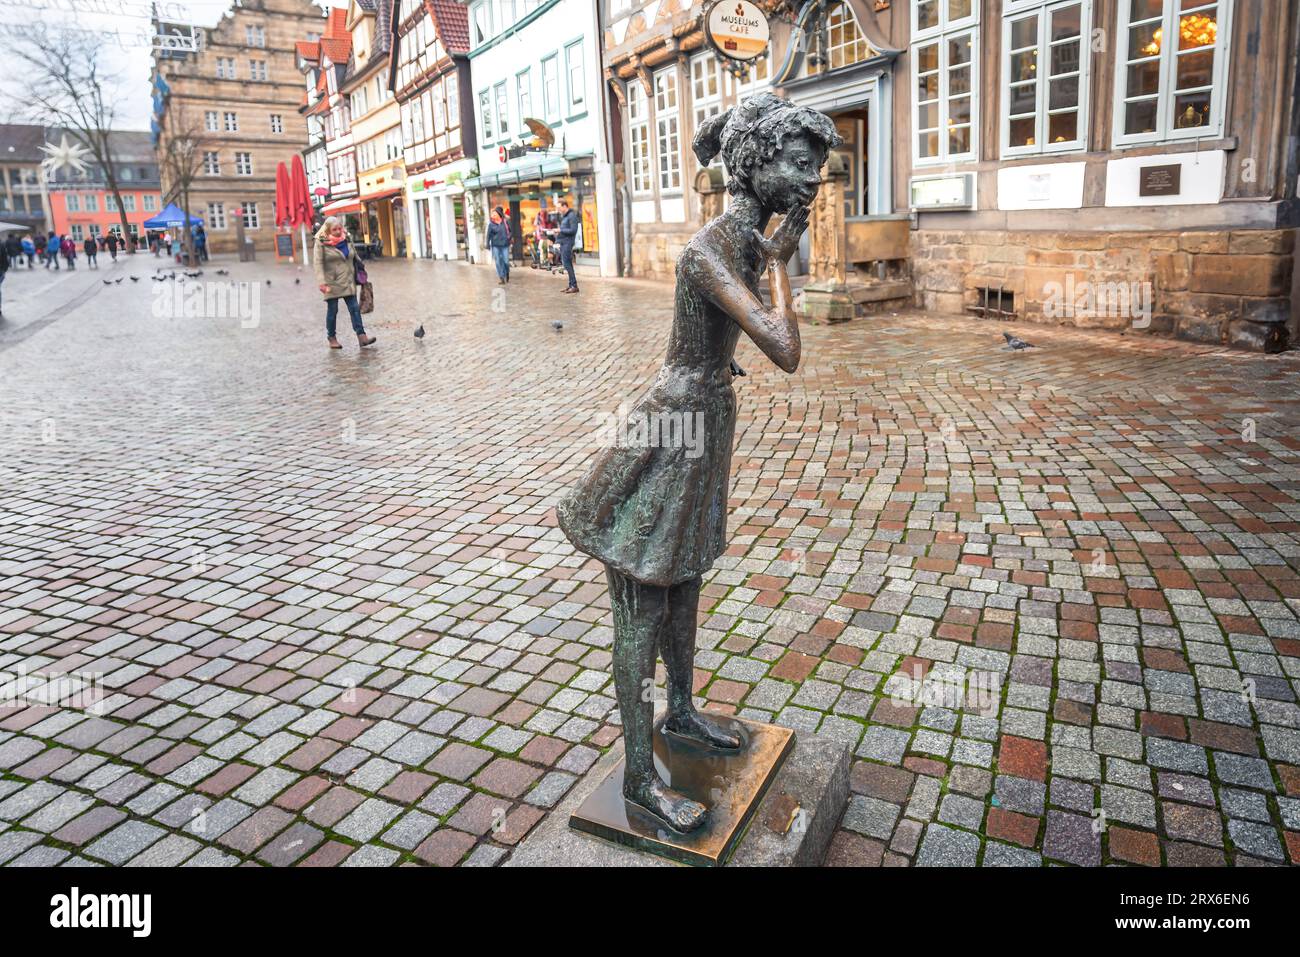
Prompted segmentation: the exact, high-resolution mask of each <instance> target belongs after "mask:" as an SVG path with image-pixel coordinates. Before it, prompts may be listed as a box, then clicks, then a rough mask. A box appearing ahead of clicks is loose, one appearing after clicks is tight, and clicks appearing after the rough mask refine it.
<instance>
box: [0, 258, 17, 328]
mask: <svg viewBox="0 0 1300 957" xmlns="http://www.w3.org/2000/svg"><path fill="white" fill-rule="evenodd" d="M7 246H8V244H7V243H0V289H3V287H4V284H5V273H7V272H8V271H9V250H8V248H7ZM14 261H15V262H17V260H14ZM4 314H5V306H4V297H3V296H0V318H3V316H4Z"/></svg>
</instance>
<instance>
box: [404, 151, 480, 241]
mask: <svg viewBox="0 0 1300 957" xmlns="http://www.w3.org/2000/svg"><path fill="white" fill-rule="evenodd" d="M476 166H477V164H476V162H475V161H474V160H473V159H462V160H457V161H456V162H454V163H449V164H448V165H446V166H440V167H438V168H437V169H434V170H428V171H426V172H424V173H414V174H412V175H410V176H408V177H407V180H406V210H407V215H408V217H409V219H410V223H409V232H408V233H407V235H408V236H409V237H410V240H409V241H410V243H411V254H412V256H415V257H418V258H423V259H459V258H461V257H462V255H463V252H462V250H461V248H460V243H462V242H466V241H467V240H468V237H467V236H459V237H458V235H457V233H458V227H457V223H458V222H460V223H466V222H467V221H468V216H467V215H466V213H465V208H464V202H465V180H466V179H467V178H469V177H470V176H472V175H473V174H474V170H475V168H476ZM469 230H470V232H471V233H472V231H473V227H472V226H470V227H469ZM470 248H471V249H472V248H473V247H472V245H471V247H470Z"/></svg>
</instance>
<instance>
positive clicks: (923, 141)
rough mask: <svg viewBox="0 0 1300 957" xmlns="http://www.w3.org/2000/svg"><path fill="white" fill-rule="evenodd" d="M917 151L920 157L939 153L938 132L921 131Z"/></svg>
mask: <svg viewBox="0 0 1300 957" xmlns="http://www.w3.org/2000/svg"><path fill="white" fill-rule="evenodd" d="M917 145H918V147H919V149H918V152H919V154H920V156H921V157H922V158H928V157H931V156H938V155H939V134H938V133H922V134H921V135H920V137H919V141H918V144H917Z"/></svg>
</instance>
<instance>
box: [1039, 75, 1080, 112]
mask: <svg viewBox="0 0 1300 957" xmlns="http://www.w3.org/2000/svg"><path fill="white" fill-rule="evenodd" d="M1047 105H1048V108H1049V109H1053V110H1061V109H1065V108H1066V107H1069V106H1078V105H1079V78H1078V77H1077V76H1069V77H1066V78H1064V79H1061V80H1053V81H1052V83H1051V92H1050V93H1049V94H1048V97H1047Z"/></svg>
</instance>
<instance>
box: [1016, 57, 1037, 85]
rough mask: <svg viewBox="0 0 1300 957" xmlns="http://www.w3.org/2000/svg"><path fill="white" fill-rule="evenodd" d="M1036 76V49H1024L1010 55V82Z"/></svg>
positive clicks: (1030, 78)
mask: <svg viewBox="0 0 1300 957" xmlns="http://www.w3.org/2000/svg"><path fill="white" fill-rule="evenodd" d="M1036 76H1038V51H1037V50H1026V51H1025V52H1024V53H1013V54H1012V55H1011V82H1013V83H1015V82H1017V81H1019V80H1032V79H1034V78H1035V77H1036Z"/></svg>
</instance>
